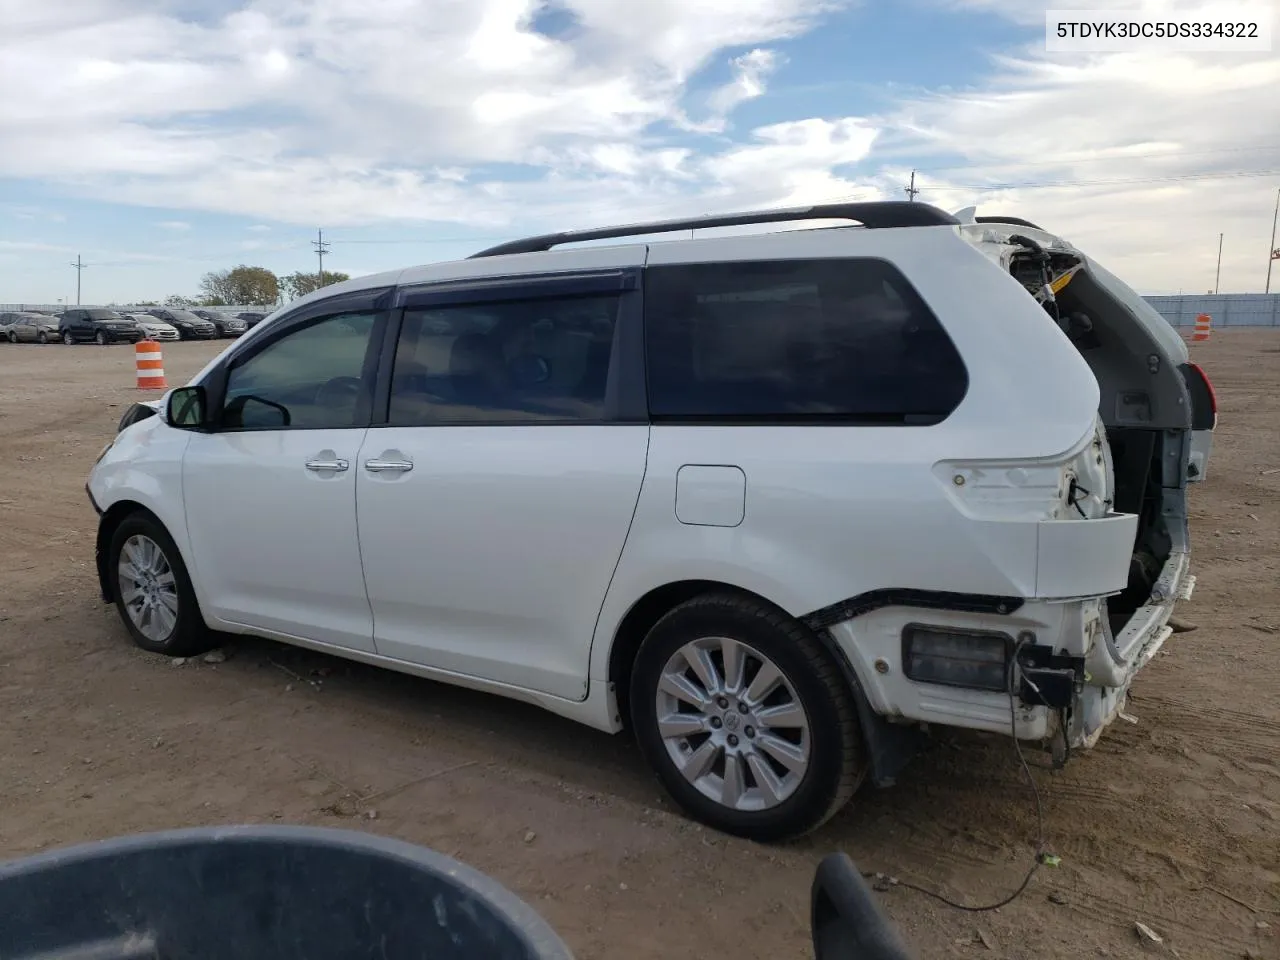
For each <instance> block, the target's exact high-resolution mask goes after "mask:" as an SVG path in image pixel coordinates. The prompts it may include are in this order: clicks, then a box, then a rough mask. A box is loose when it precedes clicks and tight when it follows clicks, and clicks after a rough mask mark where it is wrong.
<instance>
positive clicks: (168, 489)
mask: <svg viewBox="0 0 1280 960" xmlns="http://www.w3.org/2000/svg"><path fill="white" fill-rule="evenodd" d="M190 440H191V435H190V434H189V433H187V432H186V431H184V430H175V429H173V428H172V427H170V426H169V425H168V424H167V423H165V422H164V418H163V417H148V418H147V419H145V420H141V421H137V422H135V423H133V424H132V425H131V426H129V427H127V428H126V429H124V430H122V431H121V432H120V433H119V434H117V436H116V438H115V440H114V441H113V442H112V444H111V447H110V449H108V450H107V451H106V453H105V454H104V455H103V457H102V459H100V460H99V461H98V462H97V464H95V465H94V468H93V470H92V471H91V472H90V474H89V482H88V484H87V488H88V493H89V496H90V498H91V499H92V500H93V503H94V505H95V507H96V508H97V509H98V510H99V511H100V512H101V518H100V519H99V521H98V531H99V550H98V552H99V554H100V557H99V561H98V562H99V576H100V577H101V578H102V581H103V591H104V599H109V597H110V590H109V589H108V584H107V582H106V575H105V574H106V571H105V569H104V567H103V566H102V564H105V556H101V554H104V553H105V544H103V543H102V539H103V536H104V535H107V536H109V533H110V530H112V529H114V525H115V524H116V523H118V522H119V520H120V517H121V516H122V515H123V514H124V513H127V512H129V511H130V510H131V509H134V508H137V507H141V508H143V509H145V510H147V511H149V512H150V513H152V514H154V515H155V517H156V519H158V520H159V521H160V522H161V523H162V524H163V525H164V528H165V529H166V530H167V531H168V532H169V536H170V537H172V538H173V542H174V544H176V545H177V547H178V552H179V553H180V554H181V555H182V557H183V560H184V561H185V562H186V565H187V569H191V568H192V564H191V544H190V541H189V539H188V536H187V522H186V504H185V502H184V500H183V492H182V460H183V456H184V454H185V453H186V449H187V444H188V443H189V442H190ZM195 589H196V596H197V599H200V600H201V602H202V603H203V598H201V597H200V588H199V586H198V585H197V586H196V588H195Z"/></svg>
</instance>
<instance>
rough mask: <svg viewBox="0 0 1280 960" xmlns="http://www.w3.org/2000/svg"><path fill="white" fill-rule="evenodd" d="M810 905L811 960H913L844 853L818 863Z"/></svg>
mask: <svg viewBox="0 0 1280 960" xmlns="http://www.w3.org/2000/svg"><path fill="white" fill-rule="evenodd" d="M810 904H811V906H810V912H811V918H810V922H811V924H812V926H813V955H814V956H815V957H816V958H817V960H915V958H914V957H913V955H912V954H911V953H910V952H909V951H908V950H907V947H906V944H905V943H903V941H902V938H901V937H900V936H899V935H898V931H897V930H896V929H895V928H894V926H893V924H892V923H890V922H889V918H888V917H887V916H885V913H884V911H883V910H881V908H880V904H879V903H877V902H876V896H875V894H874V893H872V892H871V888H870V887H869V886H867V882H866V881H865V880H863V879H862V874H861V873H859V872H858V868H857V867H856V866H854V864H853V861H852V860H850V859H849V858H848V857H847V856H846V855H845V854H843V853H832V854H828V855H827V856H826V857H824V858H823V859H822V862H821V863H819V864H818V869H817V871H816V872H815V873H814V876H813V890H812V894H811V896H810Z"/></svg>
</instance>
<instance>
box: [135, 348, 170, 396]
mask: <svg viewBox="0 0 1280 960" xmlns="http://www.w3.org/2000/svg"><path fill="white" fill-rule="evenodd" d="M133 354H134V361H135V362H136V363H137V366H138V389H139V390H168V389H169V384H168V383H167V382H166V381H165V379H164V359H163V358H162V357H161V355H160V344H158V343H156V342H155V341H154V340H139V341H138V344H137V346H135V347H134V348H133Z"/></svg>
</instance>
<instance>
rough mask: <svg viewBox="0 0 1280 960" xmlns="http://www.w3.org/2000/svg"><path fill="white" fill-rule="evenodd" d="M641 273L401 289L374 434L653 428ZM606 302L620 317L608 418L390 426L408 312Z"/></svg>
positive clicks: (569, 274)
mask: <svg viewBox="0 0 1280 960" xmlns="http://www.w3.org/2000/svg"><path fill="white" fill-rule="evenodd" d="M642 270H643V268H642V267H639V266H634V267H621V268H617V269H608V270H590V271H582V270H577V271H556V272H550V273H536V274H518V275H514V276H501V277H492V276H485V277H476V278H468V279H464V280H451V281H445V282H440V283H429V284H415V285H413V286H409V287H401V288H400V289H399V290H398V291H397V293H396V295H395V298H394V303H395V306H396V307H397V308H398V309H396V310H394V311H393V314H392V317H391V320H390V322H389V323H388V324H387V328H386V333H385V339H384V341H383V346H382V351H381V363H380V364H379V368H378V374H377V382H376V385H375V387H374V400H373V410H374V412H373V418H372V422H371V424H370V426H371V427H373V428H380V427H389V428H392V429H402V430H409V429H415V430H432V429H437V428H458V427H589V426H617V425H624V424H640V425H645V424H648V422H649V404H648V397H647V395H646V392H645V371H644V331H643V319H644V287H643V284H642V283H641V274H642ZM604 294H616V295H617V296H618V315H617V319H616V320H615V322H614V327H613V344H612V346H611V348H610V354H609V373H608V376H607V377H606V382H605V409H604V415H603V416H602V417H600V418H594V419H591V420H568V419H565V420H511V419H503V418H497V417H495V418H493V419H484V420H441V421H439V422H436V423H423V424H393V423H391V422H390V411H391V380H392V374H393V372H394V371H393V367H394V365H395V356H396V346H397V344H398V343H399V340H400V333H401V330H402V329H403V328H404V316H405V312H406V311H407V310H412V309H427V308H431V309H435V308H440V309H443V308H447V307H470V306H479V305H481V304H487V303H512V302H518V301H534V300H563V299H566V298H570V297H590V296H600V295H604Z"/></svg>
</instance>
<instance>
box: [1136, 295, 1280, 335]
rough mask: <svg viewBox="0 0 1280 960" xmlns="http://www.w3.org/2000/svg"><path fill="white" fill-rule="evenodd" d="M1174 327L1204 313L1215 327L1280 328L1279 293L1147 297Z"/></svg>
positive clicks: (1190, 322) (1192, 321)
mask: <svg viewBox="0 0 1280 960" xmlns="http://www.w3.org/2000/svg"><path fill="white" fill-rule="evenodd" d="M1145 299H1146V301H1147V303H1149V304H1151V306H1153V307H1155V308H1156V310H1157V311H1158V312H1159V313H1160V315H1161V316H1162V317H1164V318H1165V319H1166V320H1168V321H1169V322H1170V323H1171V324H1173V325H1174V326H1175V327H1194V326H1195V324H1196V314H1198V313H1207V314H1208V315H1209V316H1210V317H1212V318H1213V326H1214V327H1215V328H1217V327H1280V293H1271V294H1266V293H1218V294H1212V293H1211V294H1204V295H1202V296H1198V297H1197V296H1188V295H1186V294H1184V295H1182V296H1174V297H1146V298H1145Z"/></svg>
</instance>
